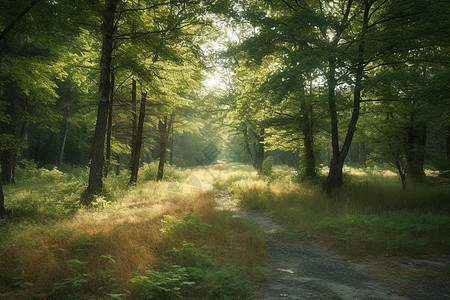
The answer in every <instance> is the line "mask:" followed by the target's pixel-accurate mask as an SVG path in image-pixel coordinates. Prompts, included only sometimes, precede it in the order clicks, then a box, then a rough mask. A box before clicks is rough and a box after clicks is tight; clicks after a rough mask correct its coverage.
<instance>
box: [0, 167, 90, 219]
mask: <svg viewBox="0 0 450 300" xmlns="http://www.w3.org/2000/svg"><path fill="white" fill-rule="evenodd" d="M16 174H17V179H18V180H17V181H18V183H17V184H16V185H13V186H11V185H10V186H5V188H4V189H5V194H6V197H7V201H6V207H7V208H8V209H10V210H11V211H12V217H13V219H22V220H29V221H40V222H49V221H55V220H59V219H63V218H66V217H67V216H69V215H71V214H73V213H74V212H75V211H76V210H77V209H78V207H79V204H78V202H79V197H80V195H81V191H82V190H83V188H84V184H85V183H84V181H85V180H86V173H85V171H84V170H80V169H77V172H74V174H70V173H63V172H61V171H59V170H58V169H57V168H56V167H54V168H53V169H52V170H48V169H45V168H36V165H35V163H34V162H32V161H22V162H21V163H20V165H19V167H18V168H17V169H16Z"/></svg>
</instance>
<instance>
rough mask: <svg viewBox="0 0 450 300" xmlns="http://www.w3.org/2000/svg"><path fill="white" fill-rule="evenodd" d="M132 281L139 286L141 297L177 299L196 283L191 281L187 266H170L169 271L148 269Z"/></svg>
mask: <svg viewBox="0 0 450 300" xmlns="http://www.w3.org/2000/svg"><path fill="white" fill-rule="evenodd" d="M131 282H132V283H134V284H136V285H137V286H138V287H139V290H140V293H139V298H140V299H161V300H166V299H176V298H179V297H180V296H181V293H182V292H184V291H185V290H186V289H187V288H188V287H190V286H192V285H194V284H195V283H194V282H191V281H189V275H188V273H187V270H186V268H181V267H179V266H176V265H174V266H170V268H169V269H168V270H167V271H164V272H157V271H151V270H150V271H147V272H146V273H145V275H141V276H135V277H134V278H133V279H131Z"/></svg>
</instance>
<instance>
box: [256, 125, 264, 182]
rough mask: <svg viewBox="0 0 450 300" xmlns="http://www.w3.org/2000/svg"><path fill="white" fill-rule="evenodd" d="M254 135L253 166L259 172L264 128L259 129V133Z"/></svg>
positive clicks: (262, 159)
mask: <svg viewBox="0 0 450 300" xmlns="http://www.w3.org/2000/svg"><path fill="white" fill-rule="evenodd" d="M255 136H256V142H255V160H254V162H253V167H254V168H255V169H256V171H258V173H259V174H261V173H262V165H263V162H264V129H261V130H260V132H259V134H255Z"/></svg>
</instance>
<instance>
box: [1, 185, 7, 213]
mask: <svg viewBox="0 0 450 300" xmlns="http://www.w3.org/2000/svg"><path fill="white" fill-rule="evenodd" d="M5 214H6V210H5V194H3V185H2V182H1V181H0V218H3V216H4V215H5Z"/></svg>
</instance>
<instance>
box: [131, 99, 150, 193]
mask: <svg viewBox="0 0 450 300" xmlns="http://www.w3.org/2000/svg"><path fill="white" fill-rule="evenodd" d="M146 102H147V93H142V100H141V107H140V109H139V122H138V126H137V130H136V143H135V145H134V147H133V151H132V152H133V158H132V161H131V177H130V184H136V183H137V178H138V172H139V161H140V158H141V147H142V135H143V131H144V119H145V104H146Z"/></svg>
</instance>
